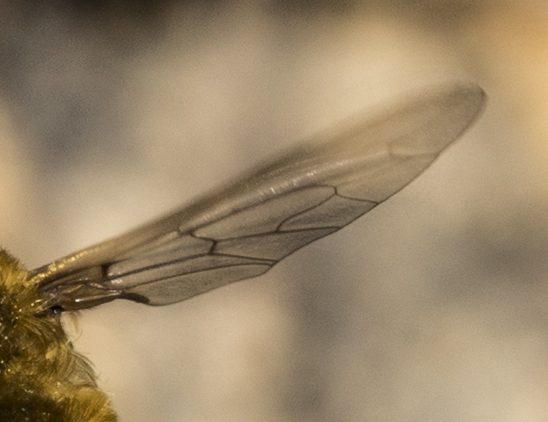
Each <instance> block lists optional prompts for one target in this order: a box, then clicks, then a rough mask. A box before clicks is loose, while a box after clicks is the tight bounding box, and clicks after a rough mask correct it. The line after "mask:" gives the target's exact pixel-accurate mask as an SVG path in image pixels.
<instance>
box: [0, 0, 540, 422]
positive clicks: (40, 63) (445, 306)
mask: <svg viewBox="0 0 548 422" xmlns="http://www.w3.org/2000/svg"><path fill="white" fill-rule="evenodd" d="M547 75H548V4H547V3H546V2H545V1H541V0H537V1H535V0H519V1H518V0H506V1H504V0H499V1H492V0H482V1H477V0H476V1H472V0H453V1H451V0H437V1H436V0H390V1H381V0H370V1H368V0H323V1H320V0H293V1H291V0H248V1H244V0H201V1H200V0H194V1H190V0H189V1H158V0H156V1H152V0H150V1H149V0H140V1H129V0H118V1H106V0H105V1H98V0H95V1H94V0H85V1H84V0H79V1H78V0H65V1H61V0H57V1H55V0H49V1H43V2H32V1H30V0H29V1H23V0H18V1H8V0H0V198H1V200H0V244H1V245H2V246H4V247H6V248H7V249H9V250H10V251H11V252H12V253H13V254H14V255H16V256H17V257H19V258H20V259H21V260H23V261H24V262H25V263H26V264H27V265H28V267H29V268H35V267H37V266H40V265H43V264H45V263H47V262H49V261H51V260H53V259H55V258H58V257H60V256H63V255H66V254H68V253H70V252H73V251H75V250H77V249H80V248H83V247H86V246H89V245H91V244H92V243H95V242H98V241H101V240H103V239H106V238H108V237H111V236H114V235H116V234H119V233H121V232H123V231H125V230H127V229H129V228H131V227H133V226H135V225H137V224H139V223H142V222H145V221H147V219H149V218H152V217H154V216H156V215H158V214H162V213H164V212H166V211H168V210H170V209H172V208H174V207H177V206H179V205H181V204H182V203H184V201H188V200H190V199H191V198H193V197H194V196H196V195H199V194H202V193H204V192H206V191H207V190H208V189H211V188H213V187H215V186H218V185H219V184H221V183H223V182H226V181H228V180H229V179H230V178H231V177H233V176H235V175H237V174H239V173H240V172H242V171H244V170H245V169H247V168H249V167H251V166H254V165H256V164H257V163H258V162H260V161H261V160H262V159H264V158H266V157H268V156H270V155H272V154H274V153H276V152H279V151H281V150H283V149H284V148H286V147H288V146H290V145H292V144H294V143H296V142H298V141H300V140H302V139H303V138H310V137H313V136H314V134H316V133H321V131H322V130H325V129H328V128H330V127H332V126H333V125H334V124H336V123H337V122H340V121H341V120H342V121H344V119H345V118H348V117H349V116H355V115H356V114H358V115H359V114H360V113H363V112H364V111H365V113H366V114H367V113H370V114H374V110H375V108H376V106H377V104H380V103H383V102H385V101H387V100H390V99H394V98H396V99H397V98H405V97H406V95H408V93H409V92H416V91H417V90H418V91H420V90H421V89H424V88H428V87H431V86H434V85H439V84H443V83H444V82H451V81H472V82H475V83H478V84H479V85H481V86H482V87H483V88H484V90H485V91H486V92H487V94H488V97H489V103H488V107H487V110H486V111H485V113H484V115H483V116H482V118H481V119H480V120H479V121H478V123H477V124H476V125H475V126H474V127H473V128H472V129H471V130H470V131H468V132H467V133H466V134H465V136H464V137H463V138H462V139H461V140H460V141H459V142H457V143H456V144H455V145H454V146H452V147H451V148H450V149H449V150H448V151H447V152H446V153H445V154H444V155H443V156H442V157H441V158H440V159H439V160H438V161H437V162H436V163H435V164H434V165H433V166H432V167H431V168H430V169H429V170H428V171H427V172H426V173H424V174H423V175H422V176H421V177H420V178H419V179H418V180H416V181H415V182H414V183H412V184H411V185H410V186H408V187H407V188H406V189H405V190H404V191H402V192H401V193H400V194H398V195H396V196H395V197H394V198H392V199H391V200H389V201H388V202H386V203H385V204H382V205H381V206H379V207H377V208H376V209H375V210H373V211H372V212H371V213H369V214H368V215H367V216H365V217H363V218H362V219H360V220H358V221H356V222H355V223H353V224H352V225H351V226H349V227H347V228H345V229H343V230H342V231H340V232H338V233H336V234H334V235H332V236H329V237H327V238H325V239H323V240H320V241H318V242H316V243H314V244H312V245H310V246H308V247H307V248H305V249H303V250H301V251H299V252H297V253H295V254H294V255H292V256H290V257H289V258H288V259H286V260H285V261H283V263H281V264H279V265H278V266H276V267H275V269H273V270H272V271H271V272H269V273H267V274H266V275H264V276H262V277H259V278H256V279H253V280H249V281H245V282H242V283H236V284H234V285H231V286H227V287H224V288H221V289H218V290H216V291H213V292H210V293H208V294H205V295H203V296H199V297H196V298H193V299H191V300H188V301H186V302H182V303H179V304H175V305H172V306H168V307H160V308H151V307H146V306H143V305H139V304H135V303H130V302H125V301H120V303H116V302H115V303H110V304H107V305H103V306H101V307H99V308H97V309H94V310H90V311H85V312H82V313H81V315H80V316H81V317H80V320H79V321H80V322H79V323H78V326H77V327H72V328H71V331H72V332H73V338H74V343H75V346H76V348H77V350H79V351H80V352H82V353H84V354H85V355H86V356H87V357H89V358H90V359H91V360H92V361H93V362H94V364H95V367H96V370H97V373H98V376H99V383H100V385H101V387H102V388H103V389H104V390H105V391H106V392H107V393H108V394H109V396H110V397H111V398H112V401H113V403H114V407H115V409H116V410H117V411H118V412H119V414H120V417H121V421H122V422H129V421H131V422H141V421H150V420H155V421H158V422H174V421H196V422H198V421H208V422H216V421H223V422H232V421H239V422H259V421H260V422H271V421H272V422H274V421H294V422H309V421H310V422H311V421H315V422H317V421H326V422H327V421H329V422H331V421H348V422H354V421H406V422H419V421H420V422H425V421H432V422H433V421H436V422H440V421H444V422H445V421H459V422H462V421H465V422H466V421H497V422H506V421H512V422H514V421H548V400H547V397H548V260H547V256H548V181H547V180H548V178H547V176H548V175H547V173H548V166H547V162H548V142H547V141H548V116H547V110H548V76H547ZM69 325H70V324H69Z"/></svg>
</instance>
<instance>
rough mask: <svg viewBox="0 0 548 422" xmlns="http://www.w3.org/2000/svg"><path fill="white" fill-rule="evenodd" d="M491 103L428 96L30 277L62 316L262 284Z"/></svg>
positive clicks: (394, 186)
mask: <svg viewBox="0 0 548 422" xmlns="http://www.w3.org/2000/svg"><path fill="white" fill-rule="evenodd" d="M484 99H485V96H484V93H483V91H482V90H481V89H480V88H479V87H477V86H475V85H456V86H455V85H453V86H450V87H446V88H444V89H441V90H438V91H436V92H430V93H429V94H423V95H422V96H421V97H419V98H418V99H417V100H415V101H411V102H407V103H405V104H403V105H402V106H400V107H396V108H392V109H391V111H388V112H386V113H384V114H381V115H380V117H378V118H376V119H373V120H369V121H367V122H365V123H362V124H358V125H355V126H353V127H351V129H350V130H347V131H345V132H342V133H340V134H339V135H337V136H333V137H331V138H330V139H327V140H324V141H322V142H315V143H310V144H303V145H301V146H298V147H296V148H294V149H293V150H290V151H288V152H287V153H286V154H284V155H281V156H280V157H278V158H277V159H274V160H272V161H271V162H269V163H267V164H266V165H264V166H262V167H259V168H258V169H257V170H255V171H253V172H251V173H250V174H248V175H247V176H246V177H244V178H242V179H240V180H238V181H236V182H235V183H233V184H232V185H229V186H228V187H225V188H223V189H221V190H219V191H217V192H216V193H214V194H212V195H209V196H205V197H204V198H202V199H201V200H198V201H196V202H194V203H193V204H191V205H190V206H188V207H186V208H183V209H181V210H180V211H177V212H175V213H173V214H171V215H169V216H167V217H165V218H162V219H159V220H157V221H155V222H153V223H151V224H148V225H145V226H143V227H140V228H138V229H136V230H133V231H131V232H129V233H127V234H125V235H122V236H119V237H117V238H114V239H112V240H108V241H106V242H104V243H101V244H98V245H96V246H93V247H91V248H88V249H85V250H83V251H80V252H77V253H75V254H73V255H70V256H68V257H65V258H62V259H59V260H57V261H54V262H53V263H51V264H50V265H48V266H45V267H42V268H39V269H37V270H35V271H34V272H32V276H33V277H34V279H35V280H36V282H37V283H39V287H40V289H41V291H42V292H43V294H44V295H45V296H46V297H47V298H48V299H49V300H50V303H51V306H54V307H60V308H61V309H64V310H72V309H83V308H88V307H91V306H95V305H97V304H100V303H104V302H107V301H110V300H113V299H116V298H124V299H130V300H134V301H137V302H142V303H146V304H149V305H166V304H170V303H174V302H179V301H182V300H185V299H188V298H190V297H192V296H195V295H198V294H201V293H204V292H206V291H208V290H211V289H214V288H217V287H220V286H223V285H226V284H228V283H232V282H235V281H238V280H243V279H247V278H251V277H256V276H258V275H260V274H263V273H264V272H266V271H268V270H269V269H270V268H271V267H272V266H273V265H274V264H276V263H277V262H278V261H280V260H281V259H283V258H284V257H286V256H287V255H289V254H291V253H292V252H294V251H296V250H297V249H299V248H301V247H303V246H304V245H306V244H308V243H310V242H313V241H314V240H317V239H319V238H321V237H324V236H327V235H329V234H331V233H333V232H335V231H337V230H339V229H340V228H342V227H344V226H346V225H347V224H349V223H350V222H352V221H354V220H355V219H356V218H358V217H359V216H361V215H362V214H364V213H366V212H367V211H369V210H371V209H372V208H374V207H375V206H377V205H378V204H379V203H381V202H383V201H384V200H386V199H387V198H389V197H390V196H392V195H393V194H394V193H396V192H398V191H399V190H400V189H402V188H403V187H404V186H406V185H407V184H408V183H409V182H411V181H412V180H413V179H414V178H415V177H417V176H418V175H419V174H420V173H421V172H422V171H423V170H425V169H426V168H427V167H428V166H429V165H430V164H431V163H432V161H434V160H435V159H436V157H437V156H438V155H439V154H440V153H441V151H443V149H444V148H445V147H447V146H448V145H449V144H450V143H451V142H452V141H453V140H455V139H456V138H457V137H458V136H459V135H460V134H461V133H462V132H463V131H464V130H465V129H466V128H467V127H468V126H469V125H470V124H471V123H472V122H473V120H474V119H475V118H476V116H477V115H478V113H479V112H480V110H481V109H482V107H483V104H484Z"/></svg>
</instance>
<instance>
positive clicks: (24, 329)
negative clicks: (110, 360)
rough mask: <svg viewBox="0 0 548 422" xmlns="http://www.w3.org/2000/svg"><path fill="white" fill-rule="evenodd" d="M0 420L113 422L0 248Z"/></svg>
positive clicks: (20, 270) (55, 323) (79, 360)
mask: <svg viewBox="0 0 548 422" xmlns="http://www.w3.org/2000/svg"><path fill="white" fill-rule="evenodd" d="M0 420H1V421H9V422H84V421H85V422H114V421H116V416H115V414H114V412H113V411H112V409H111V408H110V404H109V401H108V398H107V397H106V395H105V394H104V393H102V392H101V391H100V390H98V389H97V386H96V383H95V376H94V374H93V370H92V368H91V367H90V365H89V364H88V363H87V361H86V360H85V359H84V358H83V357H81V356H79V355H78V354H76V353H75V352H74V351H73V349H72V345H71V343H70V342H69V340H68V339H67V336H66V334H65V332H64V331H63V327H62V325H61V320H60V315H59V314H58V313H56V312H54V311H52V310H51V309H48V305H47V304H46V303H45V301H44V300H43V299H42V298H41V297H40V294H39V292H38V290H37V288H36V285H35V284H34V283H33V282H32V280H29V278H28V276H27V270H26V269H25V268H24V266H23V265H22V264H21V263H19V261H17V260H16V259H15V258H13V257H12V256H11V255H9V254H8V253H7V252H6V251H5V250H3V249H0Z"/></svg>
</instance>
